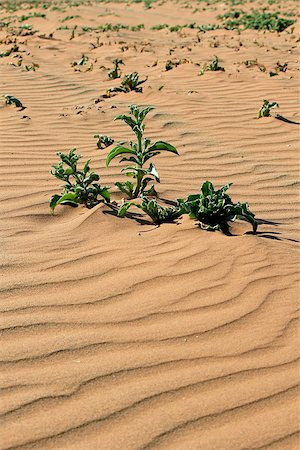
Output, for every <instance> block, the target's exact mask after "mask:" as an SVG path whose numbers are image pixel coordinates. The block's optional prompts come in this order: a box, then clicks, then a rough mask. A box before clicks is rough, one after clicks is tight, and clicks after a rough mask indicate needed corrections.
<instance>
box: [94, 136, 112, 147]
mask: <svg viewBox="0 0 300 450" xmlns="http://www.w3.org/2000/svg"><path fill="white" fill-rule="evenodd" d="M94 138H95V139H97V147H98V148H100V149H103V148H106V147H109V146H110V145H112V144H113V143H114V142H115V141H114V139H112V138H111V137H109V136H106V135H105V134H94Z"/></svg>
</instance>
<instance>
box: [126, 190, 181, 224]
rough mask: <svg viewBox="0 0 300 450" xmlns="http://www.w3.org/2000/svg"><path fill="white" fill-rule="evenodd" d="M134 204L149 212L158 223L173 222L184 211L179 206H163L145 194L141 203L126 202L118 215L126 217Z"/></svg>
mask: <svg viewBox="0 0 300 450" xmlns="http://www.w3.org/2000/svg"><path fill="white" fill-rule="evenodd" d="M133 205H134V206H136V207H137V208H140V209H141V210H142V211H144V212H145V213H146V214H148V216H150V217H151V219H152V221H153V222H154V223H156V224H157V225H159V224H161V223H163V222H173V221H174V220H176V219H178V218H179V217H180V216H182V214H183V212H184V208H181V207H179V206H176V207H173V206H172V207H165V206H161V205H159V204H158V203H157V201H156V200H155V199H149V198H147V197H144V196H143V197H142V203H141V204H139V203H135V202H127V203H124V205H122V206H121V208H120V209H119V212H118V216H119V217H124V216H125V214H126V212H127V211H128V209H129V208H130V207H131V206H133Z"/></svg>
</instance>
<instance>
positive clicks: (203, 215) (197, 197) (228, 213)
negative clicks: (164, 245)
mask: <svg viewBox="0 0 300 450" xmlns="http://www.w3.org/2000/svg"><path fill="white" fill-rule="evenodd" d="M230 186H231V183H229V184H226V185H225V186H223V187H221V188H220V189H218V190H215V188H214V186H213V184H212V183H211V182H210V181H206V182H205V183H203V184H202V186H201V190H200V193H199V194H193V195H189V196H188V197H187V198H186V199H178V205H179V206H180V207H181V208H182V209H183V210H184V211H185V212H186V213H187V214H189V216H190V217H191V218H192V219H196V220H198V221H199V225H200V227H201V228H202V229H204V230H208V231H215V230H220V231H223V233H225V234H229V224H228V222H234V221H235V220H236V219H238V218H240V219H244V220H246V221H247V222H249V223H251V225H252V228H253V232H254V233H255V232H256V230H257V222H256V221H255V219H254V214H253V213H252V212H251V211H250V210H249V207H248V204H247V203H233V201H232V200H231V198H230V197H229V195H228V194H227V193H226V191H227V190H228V189H229V187H230Z"/></svg>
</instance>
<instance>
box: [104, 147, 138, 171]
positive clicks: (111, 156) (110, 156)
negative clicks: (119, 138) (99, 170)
mask: <svg viewBox="0 0 300 450" xmlns="http://www.w3.org/2000/svg"><path fill="white" fill-rule="evenodd" d="M125 153H131V154H132V155H135V152H134V151H133V150H131V149H130V148H126V147H123V146H121V145H117V146H116V147H114V148H113V149H112V150H111V151H110V152H109V154H108V155H107V157H106V161H105V164H106V167H108V166H109V164H110V162H111V161H112V159H114V158H115V157H116V156H118V155H123V154H125Z"/></svg>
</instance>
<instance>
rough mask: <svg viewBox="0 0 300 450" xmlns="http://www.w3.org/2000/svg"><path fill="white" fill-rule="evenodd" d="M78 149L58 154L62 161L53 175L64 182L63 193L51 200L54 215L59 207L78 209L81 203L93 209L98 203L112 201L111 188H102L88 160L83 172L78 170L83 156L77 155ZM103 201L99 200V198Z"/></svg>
mask: <svg viewBox="0 0 300 450" xmlns="http://www.w3.org/2000/svg"><path fill="white" fill-rule="evenodd" d="M75 150H76V148H72V149H71V150H70V152H69V153H68V154H64V153H61V152H59V153H57V156H58V157H59V158H60V159H61V161H60V162H59V163H58V164H57V165H56V166H55V165H53V166H52V167H53V170H51V174H52V175H53V176H54V177H56V178H57V179H58V180H62V181H64V183H65V184H64V185H63V186H62V187H63V192H62V193H61V194H55V195H53V196H52V197H51V199H50V202H49V203H50V209H51V211H52V213H54V210H55V208H56V206H57V205H69V206H73V207H76V206H78V204H79V203H83V204H84V205H85V206H86V207H87V208H93V207H94V206H96V205H97V204H98V203H100V202H102V201H105V202H109V201H110V194H109V188H108V187H107V186H105V187H101V186H100V184H99V183H97V181H99V179H100V177H99V175H97V174H96V173H94V172H91V169H90V166H89V163H90V160H88V161H87V162H86V163H85V165H84V167H83V170H79V169H78V168H77V161H78V160H79V159H80V158H81V155H78V154H76V153H75ZM99 196H100V197H102V199H98V197H99Z"/></svg>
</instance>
